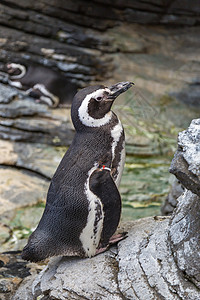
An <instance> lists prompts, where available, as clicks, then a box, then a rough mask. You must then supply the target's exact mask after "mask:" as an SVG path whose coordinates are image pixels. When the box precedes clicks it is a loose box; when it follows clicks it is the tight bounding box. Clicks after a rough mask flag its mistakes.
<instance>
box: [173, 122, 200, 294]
mask: <svg viewBox="0 0 200 300" xmlns="http://www.w3.org/2000/svg"><path fill="white" fill-rule="evenodd" d="M199 145H200V119H196V120H193V121H192V122H191V124H190V126H189V127H188V129H187V130H185V131H183V132H181V133H180V134H179V136H178V150H177V152H176V154H175V156H174V159H173V161H172V165H171V169H170V172H172V173H173V174H175V175H176V177H177V178H178V179H179V180H180V181H181V183H182V184H183V185H184V186H185V187H186V191H185V192H184V193H183V194H182V196H181V197H179V199H178V206H177V209H176V210H175V212H174V214H173V216H172V220H171V222H170V230H169V233H170V234H169V237H170V241H171V247H172V251H173V255H174V257H175V260H176V261H177V264H178V267H179V268H180V269H181V270H182V271H184V272H185V274H186V275H187V276H188V278H190V280H191V281H193V282H194V283H195V284H196V286H198V288H200V268H199V258H200V256H199V253H200V251H199V250H200V244H199V236H200V147H199Z"/></svg>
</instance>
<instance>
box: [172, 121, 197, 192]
mask: <svg viewBox="0 0 200 300" xmlns="http://www.w3.org/2000/svg"><path fill="white" fill-rule="evenodd" d="M199 157H200V119H196V120H193V121H192V122H191V124H190V126H189V127H188V129H187V130H185V131H183V132H181V133H180V134H179V136H178V150H177V152H176V154H175V156H174V159H173V161H172V164H171V167H170V172H171V173H173V174H174V175H175V176H176V177H177V178H178V180H180V182H181V183H182V184H183V185H184V186H185V187H186V188H187V189H189V190H191V191H192V192H193V193H195V194H197V195H198V196H200V159H199Z"/></svg>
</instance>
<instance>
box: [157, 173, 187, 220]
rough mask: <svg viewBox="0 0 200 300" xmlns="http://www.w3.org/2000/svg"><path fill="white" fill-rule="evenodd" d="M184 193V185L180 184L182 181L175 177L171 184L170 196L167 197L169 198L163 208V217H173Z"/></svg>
mask: <svg viewBox="0 0 200 300" xmlns="http://www.w3.org/2000/svg"><path fill="white" fill-rule="evenodd" d="M183 191H184V187H183V185H182V184H181V183H180V181H179V180H178V179H177V178H176V177H174V178H173V182H172V184H171V189H170V192H169V194H168V195H167V198H166V200H165V202H164V204H163V206H162V207H161V212H162V215H165V216H168V215H171V214H172V213H173V211H174V208H175V207H176V205H177V199H178V198H179V196H181V194H182V193H183Z"/></svg>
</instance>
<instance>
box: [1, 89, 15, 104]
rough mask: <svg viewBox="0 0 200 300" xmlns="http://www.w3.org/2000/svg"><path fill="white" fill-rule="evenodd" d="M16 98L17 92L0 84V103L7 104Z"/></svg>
mask: <svg viewBox="0 0 200 300" xmlns="http://www.w3.org/2000/svg"><path fill="white" fill-rule="evenodd" d="M16 96H17V91H15V90H14V89H13V88H11V87H9V86H7V85H5V84H1V93H0V103H9V102H11V101H12V100H13V99H14V98H15V97H16Z"/></svg>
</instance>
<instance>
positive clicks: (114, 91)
mask: <svg viewBox="0 0 200 300" xmlns="http://www.w3.org/2000/svg"><path fill="white" fill-rule="evenodd" d="M133 85H134V83H133V82H130V81H126V82H118V83H116V84H114V85H112V86H110V87H109V90H110V95H109V96H108V99H110V100H115V99H116V98H117V97H118V96H119V95H120V94H122V93H124V92H125V91H127V90H128V89H129V88H130V87H132V86H133Z"/></svg>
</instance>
